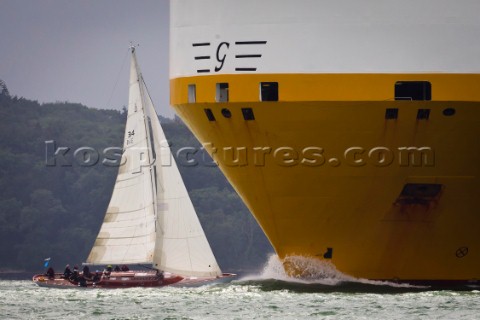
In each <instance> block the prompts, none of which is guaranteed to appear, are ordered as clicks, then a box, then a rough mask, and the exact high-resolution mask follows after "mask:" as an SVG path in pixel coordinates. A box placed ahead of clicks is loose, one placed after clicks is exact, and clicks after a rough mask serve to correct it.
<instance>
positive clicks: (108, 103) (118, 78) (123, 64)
mask: <svg viewBox="0 0 480 320" xmlns="http://www.w3.org/2000/svg"><path fill="white" fill-rule="evenodd" d="M129 52H130V48H128V50H127V52H126V53H125V56H124V57H123V62H122V66H121V67H120V71H119V72H118V76H117V80H116V81H115V85H114V86H113V90H112V93H111V94H110V98H108V101H107V104H106V107H107V108H108V107H109V106H110V102H111V101H112V98H113V95H114V94H115V90H116V89H117V85H118V81H119V80H120V76H121V75H122V71H123V68H124V67H125V62H126V61H127V58H128V53H129Z"/></svg>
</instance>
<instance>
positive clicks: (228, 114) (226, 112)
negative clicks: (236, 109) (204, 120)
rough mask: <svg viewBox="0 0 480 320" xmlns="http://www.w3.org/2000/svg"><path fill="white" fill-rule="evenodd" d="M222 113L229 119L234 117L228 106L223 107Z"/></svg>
mask: <svg viewBox="0 0 480 320" xmlns="http://www.w3.org/2000/svg"><path fill="white" fill-rule="evenodd" d="M222 115H223V116H224V117H225V118H227V119H228V118H231V117H232V113H231V112H230V110H228V109H227V108H223V109H222Z"/></svg>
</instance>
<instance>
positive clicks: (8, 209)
mask: <svg viewBox="0 0 480 320" xmlns="http://www.w3.org/2000/svg"><path fill="white" fill-rule="evenodd" d="M125 121H126V112H125V109H124V111H123V112H122V111H116V110H99V109H91V108H88V107H86V106H83V105H81V104H77V103H69V102H56V103H44V104H40V103H38V102H37V101H32V100H28V99H24V98H18V97H11V96H10V95H9V94H8V90H2V91H1V92H0V137H1V138H0V243H1V245H0V270H23V271H31V272H34V271H39V270H42V262H43V260H44V259H45V258H47V257H51V258H52V260H51V261H52V265H53V266H54V267H56V268H60V269H61V268H63V267H64V265H65V264H67V263H70V264H72V263H73V264H80V263H81V262H83V261H85V259H86V257H87V255H88V253H89V251H90V249H91V247H92V245H93V242H94V240H95V237H96V235H97V233H98V230H99V229H100V225H101V223H102V221H103V217H104V214H105V211H106V209H107V206H108V202H109V200H110V196H111V193H112V189H113V185H114V182H115V178H116V174H117V170H118V167H109V166H103V165H95V166H81V165H78V164H77V163H76V162H72V163H70V164H66V165H65V164H64V163H57V165H55V166H51V165H50V166H49V165H47V163H46V159H45V158H46V143H45V142H46V141H51V140H54V141H55V143H56V145H57V146H68V147H69V148H71V150H75V149H77V148H80V147H84V146H88V147H92V148H94V149H95V150H104V149H105V148H107V147H122V141H123V135H124V128H125ZM160 121H161V123H162V127H163V129H164V131H165V135H166V136H167V139H168V140H169V143H170V144H171V146H172V149H173V154H174V155H175V153H176V150H178V149H179V148H182V147H185V146H188V147H195V148H198V149H200V147H201V145H200V144H199V142H198V141H197V140H196V139H195V137H194V136H193V135H192V134H191V133H190V131H189V130H188V129H187V127H186V126H185V125H184V124H183V123H182V121H181V120H180V119H179V118H175V119H169V118H162V117H160ZM179 169H180V173H181V174H182V177H183V179H184V182H185V184H186V186H187V189H188V191H189V193H190V197H191V199H192V202H193V205H194V207H195V209H196V211H197V214H198V216H199V219H200V221H201V223H202V226H203V228H204V230H205V233H206V235H207V238H208V240H209V242H210V245H211V247H212V250H213V252H214V254H215V256H216V258H217V261H218V263H219V264H220V267H221V268H222V269H224V270H226V271H236V272H239V271H243V270H245V271H246V270H254V269H258V268H261V267H262V265H263V264H264V263H265V262H266V259H267V258H266V256H267V255H268V254H270V252H272V248H271V246H270V244H269V243H268V240H267V239H266V237H265V236H264V234H263V232H262V231H261V229H260V228H259V226H258V224H257V223H256V221H255V219H254V218H253V217H252V215H251V214H250V212H249V211H248V209H247V208H246V207H245V205H244V204H243V202H242V201H241V200H240V198H239V197H238V195H237V194H236V192H235V191H234V190H233V189H232V187H231V186H230V184H229V183H228V181H227V180H226V179H225V178H224V176H223V174H222V173H221V172H220V171H219V169H218V168H217V167H215V166H202V165H200V166H193V167H188V166H179Z"/></svg>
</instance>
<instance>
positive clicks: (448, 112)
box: [443, 108, 455, 117]
mask: <svg viewBox="0 0 480 320" xmlns="http://www.w3.org/2000/svg"><path fill="white" fill-rule="evenodd" d="M454 114H455V109H454V108H446V109H443V115H444V116H446V117H450V116H453V115H454Z"/></svg>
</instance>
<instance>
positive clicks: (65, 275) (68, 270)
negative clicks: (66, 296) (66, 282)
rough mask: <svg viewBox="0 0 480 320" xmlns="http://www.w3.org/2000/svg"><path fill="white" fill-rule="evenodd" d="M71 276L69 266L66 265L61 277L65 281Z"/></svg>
mask: <svg viewBox="0 0 480 320" xmlns="http://www.w3.org/2000/svg"><path fill="white" fill-rule="evenodd" d="M71 275H72V270H70V265H69V264H67V266H66V267H65V271H63V277H64V278H65V279H69V278H70V276H71Z"/></svg>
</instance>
